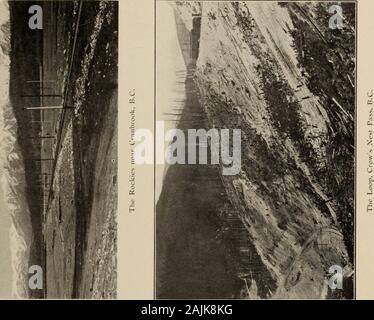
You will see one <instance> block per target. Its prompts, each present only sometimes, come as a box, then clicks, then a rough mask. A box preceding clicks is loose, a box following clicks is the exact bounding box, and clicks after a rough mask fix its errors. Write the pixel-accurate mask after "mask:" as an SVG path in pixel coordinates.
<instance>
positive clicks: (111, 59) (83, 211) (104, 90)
mask: <svg viewBox="0 0 374 320" xmlns="http://www.w3.org/2000/svg"><path fill="white" fill-rule="evenodd" d="M0 71H1V72H0V179H1V188H0V228H1V230H0V237H1V239H0V246H1V249H0V270H1V275H0V298H2V299H11V298H18V299H27V298H33V299H35V298H38V299H43V298H46V299H113V298H116V296H117V196H118V195H117V165H118V164H117V129H118V126H117V114H118V101H117V96H118V2H116V1H4V0H0Z"/></svg>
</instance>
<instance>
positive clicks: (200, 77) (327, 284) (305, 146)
mask: <svg viewBox="0 0 374 320" xmlns="http://www.w3.org/2000/svg"><path fill="white" fill-rule="evenodd" d="M155 11H156V13H155V20H156V23H155V29H156V30H155V43H156V50H155V82H156V84H155V95H156V99H155V100H156V106H155V110H156V112H155V116H156V121H157V123H156V125H155V126H156V128H157V129H159V128H162V129H163V130H164V131H165V132H168V133H167V134H166V138H165V141H167V142H166V147H167V148H169V149H168V151H167V154H168V156H167V160H166V161H164V162H163V163H161V161H160V162H158V163H157V165H156V166H155V167H156V174H155V177H156V179H155V180H156V181H155V185H156V188H155V219H156V226H155V230H156V231H155V232H156V236H155V242H156V245H155V248H156V253H155V263H156V266H155V278H156V279H155V283H156V284H155V286H156V288H155V289H156V298H158V299H353V297H354V287H355V118H356V3H355V2H345V1H340V2H330V1H161V0H159V1H155ZM238 137H239V139H236V138H238ZM157 141H158V139H157V138H156V142H157ZM181 141H182V142H181ZM156 153H157V152H156ZM156 158H157V159H158V155H157V154H156ZM160 158H162V155H161V157H160Z"/></svg>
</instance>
